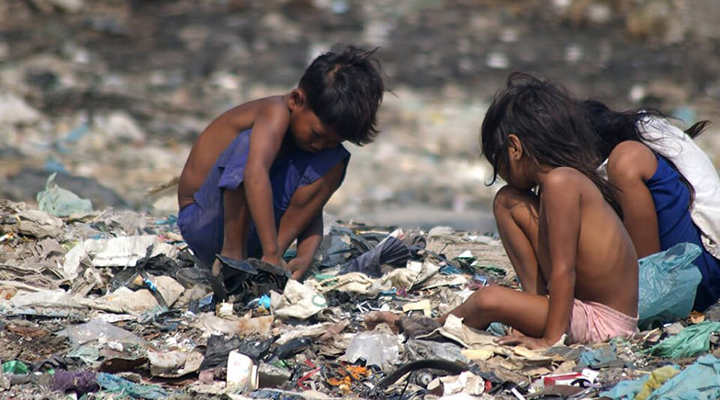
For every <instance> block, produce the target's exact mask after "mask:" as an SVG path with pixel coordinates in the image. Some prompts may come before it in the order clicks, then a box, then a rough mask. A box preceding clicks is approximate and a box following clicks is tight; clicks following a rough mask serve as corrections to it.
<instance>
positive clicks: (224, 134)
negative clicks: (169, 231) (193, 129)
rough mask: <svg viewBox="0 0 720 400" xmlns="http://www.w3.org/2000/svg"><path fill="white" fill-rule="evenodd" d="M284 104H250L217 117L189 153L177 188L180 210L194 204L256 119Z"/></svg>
mask: <svg viewBox="0 0 720 400" xmlns="http://www.w3.org/2000/svg"><path fill="white" fill-rule="evenodd" d="M278 104H284V100H283V96H272V97H266V98H263V99H259V100H254V101H250V102H247V103H245V104H242V105H239V106H237V107H235V108H232V109H230V110H229V111H227V112H225V113H224V114H222V115H220V116H219V117H217V118H216V119H215V120H214V121H213V122H211V123H210V125H208V127H207V128H205V130H204V131H203V132H202V133H201V134H200V137H199V138H198V140H197V141H196V142H195V144H194V145H193V147H192V150H190V155H189V156H188V159H187V161H186V162H185V167H184V168H183V171H182V174H181V175H180V183H179V186H178V204H179V205H180V209H182V208H184V207H185V206H187V205H189V204H192V203H193V201H194V200H193V195H194V194H195V192H197V191H198V190H199V189H200V186H202V184H203V182H204V181H205V177H206V176H207V174H208V172H209V171H210V169H211V168H212V166H213V165H215V162H216V160H217V158H218V157H219V156H220V154H221V153H222V152H223V151H224V150H225V149H226V148H227V146H228V145H230V143H231V142H232V141H233V140H234V139H235V138H236V137H237V135H238V134H239V133H240V132H242V131H244V130H246V129H250V128H252V127H253V125H254V123H255V119H256V117H257V116H258V115H259V114H260V112H261V111H262V110H264V109H265V108H266V107H269V106H277V105H278Z"/></svg>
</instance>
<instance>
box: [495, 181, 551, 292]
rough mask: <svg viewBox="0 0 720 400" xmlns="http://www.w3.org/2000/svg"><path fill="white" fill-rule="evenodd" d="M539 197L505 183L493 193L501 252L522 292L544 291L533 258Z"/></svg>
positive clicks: (536, 261)
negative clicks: (502, 249) (509, 263)
mask: <svg viewBox="0 0 720 400" xmlns="http://www.w3.org/2000/svg"><path fill="white" fill-rule="evenodd" d="M539 205H540V199H539V198H538V196H536V195H535V194H534V193H532V192H525V193H521V192H518V191H516V190H514V189H512V188H511V187H509V186H505V187H503V188H502V189H500V191H499V192H498V193H497V195H495V201H494V202H493V214H494V215H495V220H496V221H497V226H498V232H499V233H500V238H501V239H502V242H503V246H504V247H505V252H506V253H507V255H508V258H510V262H511V263H512V265H513V268H514V269H515V272H516V273H517V275H518V279H519V280H520V284H521V285H522V289H523V291H524V292H526V293H529V294H539V295H544V294H547V282H546V280H545V278H544V277H543V275H542V273H541V269H540V264H539V262H538V258H537V249H538V232H539V230H538V210H539Z"/></svg>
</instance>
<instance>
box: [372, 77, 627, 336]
mask: <svg viewBox="0 0 720 400" xmlns="http://www.w3.org/2000/svg"><path fill="white" fill-rule="evenodd" d="M580 130H584V131H585V133H587V134H578V133H579V132H578V131H580ZM592 137H593V134H592V126H591V125H590V124H589V123H588V122H587V119H586V118H585V116H584V113H583V111H582V109H581V107H579V105H578V104H577V103H576V102H574V101H573V100H572V99H570V97H569V96H568V95H567V93H565V92H564V91H563V90H562V89H561V88H560V87H558V86H556V85H553V84H551V83H547V82H543V81H540V80H538V79H535V78H532V77H530V76H527V75H521V74H512V75H510V77H509V78H508V82H507V87H506V88H505V89H504V90H502V91H500V92H499V93H498V94H497V95H496V97H495V99H494V101H493V103H492V105H491V106H490V108H489V109H488V111H487V114H486V115H485V120H484V121H483V124H482V134H481V144H482V152H483V154H484V155H485V157H486V158H487V159H488V161H489V162H490V164H491V165H492V166H493V169H494V175H495V177H497V176H498V175H499V176H500V177H502V178H503V179H504V180H505V181H506V182H507V183H508V185H507V186H505V187H503V188H502V189H501V190H500V191H499V192H498V193H497V195H496V197H495V201H494V206H493V210H494V214H495V218H496V220H497V224H498V230H499V233H500V237H501V239H502V241H503V245H504V247H505V250H506V252H507V254H508V256H509V258H510V261H511V262H512V265H513V267H514V268H515V271H516V272H517V275H518V278H519V279H520V283H521V285H522V289H523V291H522V292H520V291H516V290H513V289H509V288H505V287H501V286H496V285H491V286H486V287H483V288H481V289H479V290H477V291H476V292H475V293H473V294H472V295H471V296H470V298H468V300H467V301H465V302H464V303H463V304H461V305H460V306H458V307H456V308H455V309H454V310H452V311H451V312H450V314H453V315H455V316H457V317H460V318H462V319H463V323H464V324H465V325H468V326H471V327H474V328H479V329H485V328H487V326H488V325H489V324H490V323H491V322H494V321H499V322H503V323H505V324H507V325H510V326H511V327H513V328H514V330H515V334H513V335H512V336H506V337H504V338H502V339H501V340H500V342H501V343H503V344H520V345H524V346H526V347H528V348H542V347H548V346H552V345H553V344H555V343H556V342H557V341H558V340H559V339H561V338H562V337H563V335H564V334H568V336H569V339H570V341H571V342H580V343H593V342H600V341H604V340H607V339H610V338H613V337H628V336H631V335H632V334H633V333H634V332H635V331H636V329H637V306H638V260H637V256H636V254H635V249H634V248H633V244H632V241H631V240H630V236H629V235H628V233H627V231H626V230H625V227H624V226H623V224H622V221H621V219H620V217H618V214H617V212H618V211H619V208H618V202H617V198H616V195H615V193H614V191H613V189H612V187H611V186H610V185H609V184H608V183H607V182H606V181H604V180H603V179H602V178H601V177H600V176H599V175H598V173H597V172H596V170H595V168H596V158H595V157H594V154H593V153H592V151H593V150H592V146H591V145H592V140H591V138H592ZM535 189H537V191H536V192H535V191H534V190H535ZM446 318H447V316H445V317H443V318H441V319H440V321H439V322H440V323H441V324H443V323H444V322H445V319H446ZM366 321H367V322H368V323H369V325H371V324H373V323H378V322H389V323H391V324H393V323H397V325H401V326H402V323H403V322H402V320H400V319H399V316H397V315H395V316H392V315H387V314H384V315H373V316H369V318H367V319H366Z"/></svg>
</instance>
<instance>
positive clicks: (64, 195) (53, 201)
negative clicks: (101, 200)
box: [37, 173, 93, 217]
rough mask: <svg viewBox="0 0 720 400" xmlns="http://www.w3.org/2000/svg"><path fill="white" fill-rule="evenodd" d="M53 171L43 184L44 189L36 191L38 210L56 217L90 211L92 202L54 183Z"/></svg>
mask: <svg viewBox="0 0 720 400" xmlns="http://www.w3.org/2000/svg"><path fill="white" fill-rule="evenodd" d="M55 175H57V173H54V174H52V175H50V177H49V178H48V180H47V184H46V185H45V190H43V191H42V192H40V193H38V195H37V202H38V206H39V208H40V210H42V211H45V212H46V213H49V214H52V215H54V216H56V217H69V216H71V215H73V214H87V213H91V212H92V210H93V208H92V202H91V201H90V200H87V199H81V198H80V197H78V195H76V194H75V193H73V192H71V191H69V190H66V189H62V188H61V187H60V186H58V184H57V183H55Z"/></svg>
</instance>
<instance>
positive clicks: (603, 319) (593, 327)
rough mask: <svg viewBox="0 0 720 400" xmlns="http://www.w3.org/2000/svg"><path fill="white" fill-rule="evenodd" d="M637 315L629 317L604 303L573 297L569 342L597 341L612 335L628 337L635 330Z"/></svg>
mask: <svg viewBox="0 0 720 400" xmlns="http://www.w3.org/2000/svg"><path fill="white" fill-rule="evenodd" d="M637 323H638V319H637V317H635V318H633V317H629V316H627V315H625V314H623V313H621V312H620V311H617V310H615V309H613V308H611V307H608V306H606V305H604V304H600V303H595V302H593V301H580V300H578V299H575V303H574V304H573V312H572V317H571V319H570V329H568V335H569V336H570V342H571V343H588V344H589V343H598V342H604V341H606V340H609V339H612V338H614V337H622V338H629V337H632V336H633V335H634V334H635V332H636V331H637Z"/></svg>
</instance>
